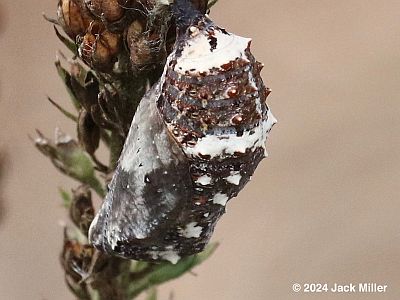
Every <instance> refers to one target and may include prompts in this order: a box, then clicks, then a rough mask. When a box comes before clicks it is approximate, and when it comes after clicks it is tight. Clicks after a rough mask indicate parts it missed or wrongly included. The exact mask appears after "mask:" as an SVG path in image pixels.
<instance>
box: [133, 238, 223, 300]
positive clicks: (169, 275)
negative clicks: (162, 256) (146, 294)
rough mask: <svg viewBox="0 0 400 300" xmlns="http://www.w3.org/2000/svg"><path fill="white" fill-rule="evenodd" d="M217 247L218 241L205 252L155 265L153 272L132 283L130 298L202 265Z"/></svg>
mask: <svg viewBox="0 0 400 300" xmlns="http://www.w3.org/2000/svg"><path fill="white" fill-rule="evenodd" d="M217 247H218V244H217V243H214V244H211V245H209V246H207V248H206V249H205V250H204V251H203V252H201V253H199V254H196V255H192V256H189V257H185V258H183V259H181V260H180V261H179V262H178V263H177V264H175V265H174V264H171V263H167V262H165V263H161V264H159V265H154V268H153V269H152V271H151V272H149V273H147V274H145V275H144V276H143V277H142V278H139V279H137V280H135V281H133V282H132V283H131V284H130V286H129V287H128V292H127V294H128V297H129V299H133V298H134V297H136V296H137V295H139V294H140V293H141V292H143V291H144V290H147V289H149V288H151V287H153V286H156V285H159V284H162V283H164V282H167V281H169V280H172V279H175V278H178V277H180V276H182V275H183V274H185V273H187V272H189V271H190V270H192V269H193V268H194V267H195V266H197V265H200V264H201V263H202V262H204V261H205V260H206V259H207V258H209V257H210V256H211V255H212V254H213V253H214V252H215V250H216V249H217Z"/></svg>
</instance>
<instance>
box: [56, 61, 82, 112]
mask: <svg viewBox="0 0 400 300" xmlns="http://www.w3.org/2000/svg"><path fill="white" fill-rule="evenodd" d="M54 64H55V66H56V68H57V72H58V75H59V76H60V78H61V80H62V81H63V82H64V84H65V87H66V88H67V91H68V94H69V95H70V97H71V100H72V103H73V104H74V106H75V108H76V110H78V111H79V110H80V108H81V104H80V103H79V101H78V99H77V98H76V95H75V93H74V90H73V89H72V86H71V75H70V74H69V73H68V71H67V70H65V69H64V68H63V67H62V66H61V63H60V61H59V60H56V62H55V63H54Z"/></svg>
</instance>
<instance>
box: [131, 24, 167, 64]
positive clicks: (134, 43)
mask: <svg viewBox="0 0 400 300" xmlns="http://www.w3.org/2000/svg"><path fill="white" fill-rule="evenodd" d="M126 39H127V43H128V47H129V49H130V57H131V62H132V65H133V67H134V68H137V69H152V68H154V67H156V66H158V65H160V64H163V62H164V61H165V59H166V57H167V51H166V48H165V38H164V36H163V33H162V30H160V29H157V30H154V31H145V25H144V24H143V22H141V21H139V20H136V21H134V22H133V23H132V24H131V25H130V26H129V28H128V32H127V38H126Z"/></svg>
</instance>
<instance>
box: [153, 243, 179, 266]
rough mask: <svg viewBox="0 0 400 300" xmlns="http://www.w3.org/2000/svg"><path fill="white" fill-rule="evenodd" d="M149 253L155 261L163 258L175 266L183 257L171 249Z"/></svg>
mask: <svg viewBox="0 0 400 300" xmlns="http://www.w3.org/2000/svg"><path fill="white" fill-rule="evenodd" d="M147 253H148V254H149V255H150V256H151V258H152V259H154V260H157V259H158V258H162V259H163V260H166V261H169V262H170V263H172V264H174V265H175V264H176V263H177V262H178V261H179V260H180V259H181V257H180V256H179V255H178V254H177V253H176V252H175V251H174V250H173V249H172V248H171V247H167V248H166V250H165V251H149V252H147Z"/></svg>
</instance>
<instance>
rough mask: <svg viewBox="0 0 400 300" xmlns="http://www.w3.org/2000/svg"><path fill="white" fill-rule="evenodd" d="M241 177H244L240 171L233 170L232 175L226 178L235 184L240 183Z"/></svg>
mask: <svg viewBox="0 0 400 300" xmlns="http://www.w3.org/2000/svg"><path fill="white" fill-rule="evenodd" d="M240 179H242V176H241V175H240V172H231V175H230V176H228V177H226V178H225V180H226V181H228V182H229V183H232V184H234V185H239V183H240Z"/></svg>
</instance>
